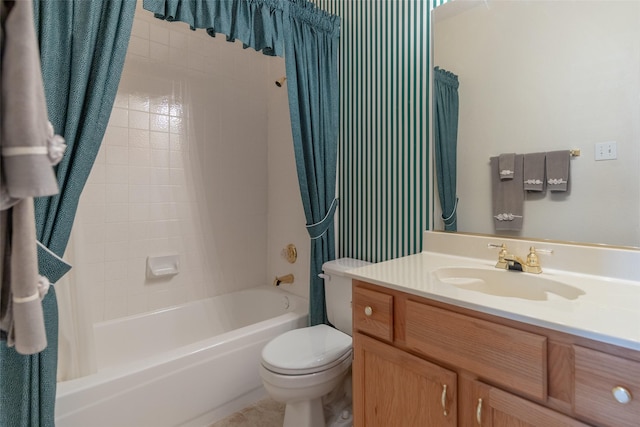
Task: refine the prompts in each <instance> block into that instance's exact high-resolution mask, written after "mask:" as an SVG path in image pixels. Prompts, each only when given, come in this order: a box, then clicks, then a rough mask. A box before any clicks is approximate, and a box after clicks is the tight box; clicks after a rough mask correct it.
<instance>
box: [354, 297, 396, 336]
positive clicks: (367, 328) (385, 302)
mask: <svg viewBox="0 0 640 427" xmlns="http://www.w3.org/2000/svg"><path fill="white" fill-rule="evenodd" d="M352 308H353V329H354V330H356V331H359V332H364V333H365V334H367V335H371V336H373V337H376V338H380V339H382V340H385V341H388V342H393V296H391V295H387V294H385V293H382V292H376V291H372V290H371V289H364V288H361V287H358V286H354V287H353V303H352Z"/></svg>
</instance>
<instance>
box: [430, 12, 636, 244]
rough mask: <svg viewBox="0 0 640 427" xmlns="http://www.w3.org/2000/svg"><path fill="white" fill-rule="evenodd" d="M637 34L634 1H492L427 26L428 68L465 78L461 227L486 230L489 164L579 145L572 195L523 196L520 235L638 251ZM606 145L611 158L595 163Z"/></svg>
mask: <svg viewBox="0 0 640 427" xmlns="http://www.w3.org/2000/svg"><path fill="white" fill-rule="evenodd" d="M448 6H450V5H446V6H443V8H444V7H448ZM578 7H579V8H580V9H579V10H578ZM639 29H640V3H638V2H510V1H499V2H497V1H491V2H489V3H487V4H485V3H482V4H481V5H480V6H477V7H474V8H472V9H470V10H467V11H466V12H464V13H462V14H460V15H458V16H455V17H454V18H450V19H446V20H444V21H441V22H438V23H437V24H436V25H435V26H434V31H435V36H434V37H435V50H434V56H435V61H434V65H437V66H441V67H442V68H445V69H447V70H450V71H452V72H454V73H456V74H458V75H459V78H460V90H459V93H460V128H459V133H458V143H459V148H458V165H459V166H458V187H459V190H458V194H459V197H460V204H459V213H458V227H459V228H458V229H459V230H461V231H473V232H482V233H493V225H492V219H491V194H490V175H489V157H490V156H495V155H498V154H500V153H506V152H517V153H528V152H539V151H553V150H562V149H570V148H579V149H581V151H582V156H581V157H579V158H575V159H573V160H571V191H570V193H567V194H550V193H549V192H547V193H546V195H544V196H539V195H535V194H534V195H528V197H527V200H526V201H525V207H524V212H525V213H524V216H525V218H524V228H523V230H522V233H521V235H522V236H528V237H546V238H555V239H564V240H577V241H589V242H601V243H612V244H623V245H634V246H640V221H638V218H639V217H640V177H639V172H638V171H639V170H640V102H639V100H640V79H638V76H640V33H639ZM604 141H616V142H617V149H618V159H617V160H614V161H600V162H596V161H595V160H594V145H595V144H596V143H599V142H604Z"/></svg>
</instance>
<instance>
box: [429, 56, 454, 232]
mask: <svg viewBox="0 0 640 427" xmlns="http://www.w3.org/2000/svg"><path fill="white" fill-rule="evenodd" d="M433 76H434V78H433V103H434V107H435V111H434V120H433V127H434V132H433V134H434V146H435V154H436V176H437V179H438V196H440V206H441V207H442V220H443V221H444V227H445V228H444V229H445V230H446V231H456V230H457V229H458V224H457V213H456V211H457V209H458V197H457V195H456V160H457V159H456V158H457V144H458V103H459V100H458V86H459V83H458V76H456V75H455V74H453V73H451V72H449V71H445V70H443V69H440V68H439V67H435V69H434V73H433Z"/></svg>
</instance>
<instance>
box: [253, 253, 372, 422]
mask: <svg viewBox="0 0 640 427" xmlns="http://www.w3.org/2000/svg"><path fill="white" fill-rule="evenodd" d="M366 264H368V263H367V262H364V261H359V260H354V259H349V258H342V259H338V260H335V261H330V262H328V263H325V264H324V265H323V271H324V274H323V275H322V276H323V278H324V279H325V294H326V304H327V315H328V317H329V321H330V322H331V323H332V324H333V325H335V328H334V327H331V326H328V325H315V326H310V327H307V328H301V329H295V330H292V331H288V332H285V333H284V334H282V335H280V336H278V337H276V338H274V339H273V340H271V341H270V342H269V343H268V344H267V345H266V346H265V347H264V349H263V350H262V362H261V365H260V377H261V378H262V383H263V385H264V387H265V389H266V390H267V392H268V393H269V395H270V396H271V397H272V398H273V399H274V400H276V401H279V402H283V403H285V404H286V407H285V417H284V427H325V414H324V408H323V397H325V396H327V395H329V394H330V393H331V392H335V391H336V389H338V388H339V387H340V386H341V385H343V384H344V383H345V379H347V377H348V375H349V374H350V368H351V359H352V348H351V343H352V339H351V333H352V324H351V279H349V278H347V277H345V275H344V272H345V271H346V270H348V269H351V268H355V267H360V266H363V265H366ZM334 394H335V393H334ZM346 394H348V395H349V396H350V393H346Z"/></svg>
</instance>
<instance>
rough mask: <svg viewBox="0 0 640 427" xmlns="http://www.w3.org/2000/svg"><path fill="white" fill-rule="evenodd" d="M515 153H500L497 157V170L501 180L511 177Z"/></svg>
mask: <svg viewBox="0 0 640 427" xmlns="http://www.w3.org/2000/svg"><path fill="white" fill-rule="evenodd" d="M515 157H516V155H515V153H505V154H500V156H499V157H498V166H499V167H498V171H499V175H498V176H499V177H500V179H501V180H505V179H513V173H514V168H515V167H514V164H513V163H514V162H515Z"/></svg>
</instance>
